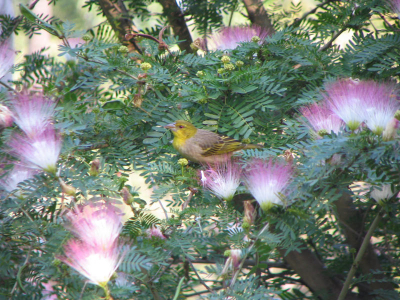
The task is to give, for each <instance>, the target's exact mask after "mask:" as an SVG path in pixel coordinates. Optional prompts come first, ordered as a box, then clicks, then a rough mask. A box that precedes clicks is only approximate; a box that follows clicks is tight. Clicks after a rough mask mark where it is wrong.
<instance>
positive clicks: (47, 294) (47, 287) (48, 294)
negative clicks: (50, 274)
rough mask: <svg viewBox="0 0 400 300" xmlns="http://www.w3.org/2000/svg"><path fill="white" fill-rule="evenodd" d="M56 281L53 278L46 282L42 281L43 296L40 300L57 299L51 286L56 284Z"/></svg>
mask: <svg viewBox="0 0 400 300" xmlns="http://www.w3.org/2000/svg"><path fill="white" fill-rule="evenodd" d="M57 284H58V282H57V281H54V280H49V281H48V282H47V283H45V282H42V285H43V287H44V289H43V290H42V294H43V296H44V297H43V298H42V300H57V298H58V297H57V295H56V294H54V293H53V292H54V288H53V286H55V285H57Z"/></svg>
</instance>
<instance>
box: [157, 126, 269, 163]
mask: <svg viewBox="0 0 400 300" xmlns="http://www.w3.org/2000/svg"><path fill="white" fill-rule="evenodd" d="M164 127H165V128H168V129H170V130H171V131H172V133H173V135H174V140H173V142H172V145H173V146H174V148H175V149H176V150H177V151H178V152H179V153H180V154H181V155H182V156H184V157H186V158H187V159H189V160H191V161H193V162H197V163H208V164H213V163H215V162H220V161H225V160H226V159H227V158H228V157H229V154H232V153H233V152H235V151H238V150H242V149H255V148H261V147H262V146H260V145H252V144H243V143H241V142H240V141H237V140H235V139H232V138H230V137H227V136H223V135H219V134H217V133H214V132H211V131H208V130H204V129H198V128H196V127H195V126H194V125H193V124H191V123H189V122H187V121H183V120H178V121H175V122H174V123H171V124H168V125H166V126H164Z"/></svg>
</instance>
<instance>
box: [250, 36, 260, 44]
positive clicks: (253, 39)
mask: <svg viewBox="0 0 400 300" xmlns="http://www.w3.org/2000/svg"><path fill="white" fill-rule="evenodd" d="M251 41H252V42H254V43H258V42H259V41H261V39H260V38H259V37H258V36H253V37H252V38H251Z"/></svg>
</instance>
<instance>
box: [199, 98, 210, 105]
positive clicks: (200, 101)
mask: <svg viewBox="0 0 400 300" xmlns="http://www.w3.org/2000/svg"><path fill="white" fill-rule="evenodd" d="M198 102H199V103H200V104H206V103H207V102H208V101H207V99H206V98H203V99H200V100H199V101H198Z"/></svg>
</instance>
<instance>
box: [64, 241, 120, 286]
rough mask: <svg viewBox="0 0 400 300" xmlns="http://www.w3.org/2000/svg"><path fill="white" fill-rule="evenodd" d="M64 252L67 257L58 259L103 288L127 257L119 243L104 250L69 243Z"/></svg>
mask: <svg viewBox="0 0 400 300" xmlns="http://www.w3.org/2000/svg"><path fill="white" fill-rule="evenodd" d="M64 251H65V256H60V257H58V259H60V260H61V261H62V262H64V263H66V264H67V265H69V266H70V267H72V268H74V269H75V270H76V271H78V272H79V273H81V274H82V275H83V276H85V277H86V278H88V279H89V282H90V283H93V284H97V285H99V286H101V287H105V286H106V284H107V283H108V281H109V280H110V278H111V276H112V275H113V274H114V272H115V270H116V269H117V268H118V266H119V264H120V263H121V261H122V259H123V257H124V255H125V252H124V251H123V250H122V248H121V247H119V246H118V245H117V243H113V244H111V245H109V247H108V248H107V249H104V248H97V247H93V246H91V245H89V244H87V243H82V242H79V241H76V240H70V241H68V243H67V244H66V245H65V247H64Z"/></svg>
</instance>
